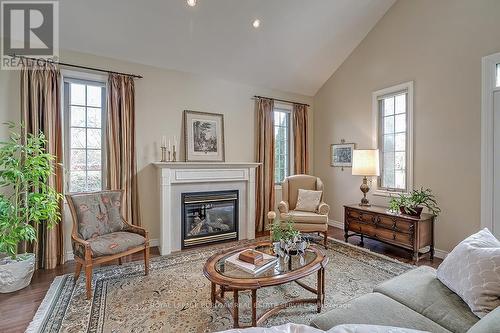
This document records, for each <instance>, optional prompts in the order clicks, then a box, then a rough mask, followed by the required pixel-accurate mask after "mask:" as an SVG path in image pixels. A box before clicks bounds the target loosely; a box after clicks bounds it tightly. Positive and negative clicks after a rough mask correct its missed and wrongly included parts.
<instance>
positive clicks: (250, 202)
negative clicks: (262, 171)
mask: <svg viewBox="0 0 500 333" xmlns="http://www.w3.org/2000/svg"><path fill="white" fill-rule="evenodd" d="M153 164H154V165H155V166H156V167H157V168H158V184H159V187H160V189H159V191H160V209H161V215H160V216H161V221H160V223H161V226H160V253H161V255H166V254H170V253H171V252H173V251H179V250H180V249H181V238H182V235H181V232H182V231H181V223H182V221H181V215H182V214H181V207H182V205H181V194H182V193H187V192H207V191H225V190H237V191H238V193H239V207H238V209H239V221H238V239H254V238H255V168H257V167H258V166H259V165H260V164H259V163H247V162H156V163H153Z"/></svg>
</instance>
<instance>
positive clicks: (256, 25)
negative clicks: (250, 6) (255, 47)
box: [252, 19, 260, 29]
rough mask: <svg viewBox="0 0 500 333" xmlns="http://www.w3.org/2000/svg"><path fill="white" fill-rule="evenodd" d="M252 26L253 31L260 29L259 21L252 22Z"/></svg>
mask: <svg viewBox="0 0 500 333" xmlns="http://www.w3.org/2000/svg"><path fill="white" fill-rule="evenodd" d="M252 25H253V27H254V28H255V29H257V28H258V27H260V20H259V19H255V20H253V23H252Z"/></svg>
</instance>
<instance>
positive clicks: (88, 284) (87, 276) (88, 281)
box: [85, 264, 92, 299]
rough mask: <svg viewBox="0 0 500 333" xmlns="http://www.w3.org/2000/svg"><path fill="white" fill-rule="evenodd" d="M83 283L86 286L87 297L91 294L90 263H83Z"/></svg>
mask: <svg viewBox="0 0 500 333" xmlns="http://www.w3.org/2000/svg"><path fill="white" fill-rule="evenodd" d="M85 285H86V287H87V299H90V297H91V296H92V264H90V265H85Z"/></svg>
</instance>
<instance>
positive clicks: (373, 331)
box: [327, 324, 430, 333]
mask: <svg viewBox="0 0 500 333" xmlns="http://www.w3.org/2000/svg"><path fill="white" fill-rule="evenodd" d="M327 333H430V332H428V331H417V330H412V329H410V328H402V327H394V326H380V325H361V324H346V325H338V326H335V327H334V328H332V329H330V330H329V331H328V332H327Z"/></svg>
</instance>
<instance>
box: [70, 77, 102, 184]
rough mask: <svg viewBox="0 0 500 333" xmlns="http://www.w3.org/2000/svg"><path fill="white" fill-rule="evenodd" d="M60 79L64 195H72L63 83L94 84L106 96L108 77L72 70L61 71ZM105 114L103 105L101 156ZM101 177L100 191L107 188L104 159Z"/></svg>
mask: <svg viewBox="0 0 500 333" xmlns="http://www.w3.org/2000/svg"><path fill="white" fill-rule="evenodd" d="M61 77H62V85H61V105H62V108H61V109H62V121H63V124H64V126H63V154H64V156H63V157H64V158H63V160H64V176H63V179H64V186H63V188H64V193H72V192H70V190H69V167H70V165H69V163H70V160H69V158H70V152H71V147H69V146H68V145H67V144H66V143H67V142H69V138H68V137H67V136H68V135H69V133H70V124H69V120H68V116H69V115H68V114H67V112H68V108H67V105H66V104H67V100H66V93H65V83H83V84H88V83H94V84H96V85H100V86H102V87H104V88H105V91H106V94H107V91H108V85H107V82H108V76H107V75H102V74H94V73H87V72H79V71H74V70H67V69H63V70H61ZM102 98H103V99H106V96H102ZM106 112H107V105H106V103H104V105H103V108H102V118H101V130H102V140H101V150H102V154H103V156H106V140H105V139H106V133H105V131H106V121H107V117H106V114H107V113H106ZM101 168H102V170H101V173H102V176H101V189H106V188H107V179H106V175H107V165H106V158H103V159H102V166H101Z"/></svg>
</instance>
